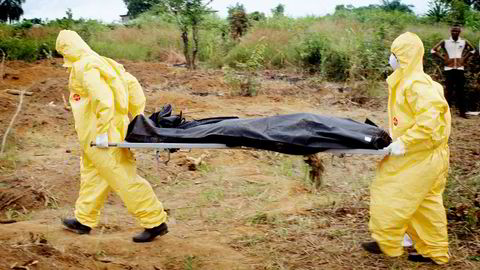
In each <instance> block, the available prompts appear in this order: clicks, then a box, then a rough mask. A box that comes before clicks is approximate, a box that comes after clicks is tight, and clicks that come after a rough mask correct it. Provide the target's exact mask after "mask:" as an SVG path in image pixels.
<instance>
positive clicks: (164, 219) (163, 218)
mask: <svg viewBox="0 0 480 270" xmlns="http://www.w3.org/2000/svg"><path fill="white" fill-rule="evenodd" d="M165 222H167V213H166V212H165V211H164V212H163V215H161V218H159V219H155V221H153V222H152V221H149V222H142V220H140V226H142V227H143V228H145V229H151V228H155V227H157V226H159V225H160V224H162V223H165Z"/></svg>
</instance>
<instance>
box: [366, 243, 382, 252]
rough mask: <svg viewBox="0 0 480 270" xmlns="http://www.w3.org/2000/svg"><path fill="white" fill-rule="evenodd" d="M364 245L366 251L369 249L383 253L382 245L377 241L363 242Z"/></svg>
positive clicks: (369, 250)
mask: <svg viewBox="0 0 480 270" xmlns="http://www.w3.org/2000/svg"><path fill="white" fill-rule="evenodd" d="M362 247H363V249H365V250H366V251H368V252H370V253H372V254H382V253H383V252H382V250H381V249H380V246H379V245H378V243H377V242H375V241H372V242H366V243H362Z"/></svg>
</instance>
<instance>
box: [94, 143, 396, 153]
mask: <svg viewBox="0 0 480 270" xmlns="http://www.w3.org/2000/svg"><path fill="white" fill-rule="evenodd" d="M90 146H92V147H93V146H96V145H95V143H91V144H90ZM108 147H118V148H144V149H152V148H154V149H248V148H242V147H229V146H227V145H225V144H220V143H129V142H123V143H110V144H108ZM320 153H330V154H359V155H386V154H387V151H386V150H373V149H328V150H325V151H322V152H320Z"/></svg>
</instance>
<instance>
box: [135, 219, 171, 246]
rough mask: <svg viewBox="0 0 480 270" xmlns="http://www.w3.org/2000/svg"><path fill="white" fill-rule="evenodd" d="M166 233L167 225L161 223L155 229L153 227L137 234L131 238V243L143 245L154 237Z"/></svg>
mask: <svg viewBox="0 0 480 270" xmlns="http://www.w3.org/2000/svg"><path fill="white" fill-rule="evenodd" d="M167 233H168V226H167V223H162V224H160V225H158V226H157V227H153V228H151V229H145V230H144V231H143V232H142V233H140V234H137V235H135V236H134V237H133V242H136V243H145V242H151V241H153V239H155V237H157V236H162V235H164V234H167Z"/></svg>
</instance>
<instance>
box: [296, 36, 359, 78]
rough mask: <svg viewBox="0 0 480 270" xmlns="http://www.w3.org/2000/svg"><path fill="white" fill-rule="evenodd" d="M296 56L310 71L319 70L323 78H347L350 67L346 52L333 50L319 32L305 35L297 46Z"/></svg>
mask: <svg viewBox="0 0 480 270" xmlns="http://www.w3.org/2000/svg"><path fill="white" fill-rule="evenodd" d="M297 52H298V57H299V59H300V61H301V63H302V65H303V66H304V67H306V68H307V69H308V70H309V71H310V72H311V73H315V72H321V73H322V74H323V75H324V76H325V78H327V79H331V80H335V81H339V80H345V79H346V78H347V72H348V69H349V67H350V63H349V58H348V56H347V55H346V54H344V53H342V52H340V51H337V50H335V49H334V48H333V47H332V46H331V42H330V41H329V40H328V39H327V38H326V37H325V36H324V35H322V34H320V33H312V34H311V35H307V36H306V37H305V39H304V40H303V41H302V42H301V43H300V45H299V46H298V48H297Z"/></svg>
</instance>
